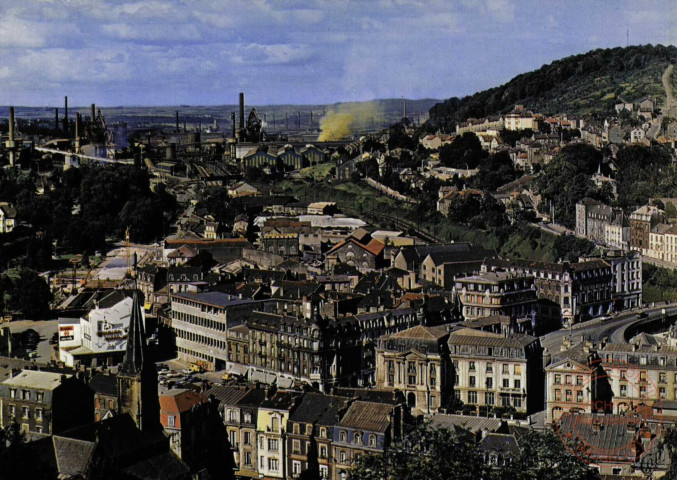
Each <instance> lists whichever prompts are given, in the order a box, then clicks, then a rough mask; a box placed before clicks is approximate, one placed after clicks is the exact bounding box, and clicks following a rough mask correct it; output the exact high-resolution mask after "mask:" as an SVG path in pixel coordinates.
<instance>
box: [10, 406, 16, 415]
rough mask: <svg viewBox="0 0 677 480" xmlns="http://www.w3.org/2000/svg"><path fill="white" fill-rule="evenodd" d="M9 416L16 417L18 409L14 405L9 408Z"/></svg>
mask: <svg viewBox="0 0 677 480" xmlns="http://www.w3.org/2000/svg"><path fill="white" fill-rule="evenodd" d="M9 415H10V417H15V416H16V407H15V406H14V405H10V406H9Z"/></svg>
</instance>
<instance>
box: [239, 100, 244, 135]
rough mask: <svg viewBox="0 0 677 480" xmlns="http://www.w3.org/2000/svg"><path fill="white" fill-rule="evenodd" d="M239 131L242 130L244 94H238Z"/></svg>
mask: <svg viewBox="0 0 677 480" xmlns="http://www.w3.org/2000/svg"><path fill="white" fill-rule="evenodd" d="M240 130H244V93H243V92H240Z"/></svg>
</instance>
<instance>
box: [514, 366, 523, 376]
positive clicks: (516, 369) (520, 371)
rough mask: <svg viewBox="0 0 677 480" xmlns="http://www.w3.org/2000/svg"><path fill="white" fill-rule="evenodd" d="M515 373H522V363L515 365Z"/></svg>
mask: <svg viewBox="0 0 677 480" xmlns="http://www.w3.org/2000/svg"><path fill="white" fill-rule="evenodd" d="M515 375H522V365H515Z"/></svg>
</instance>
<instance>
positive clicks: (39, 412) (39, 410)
mask: <svg viewBox="0 0 677 480" xmlns="http://www.w3.org/2000/svg"><path fill="white" fill-rule="evenodd" d="M35 419H36V420H38V421H42V408H36V409H35Z"/></svg>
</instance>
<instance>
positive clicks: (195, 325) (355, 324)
mask: <svg viewBox="0 0 677 480" xmlns="http://www.w3.org/2000/svg"><path fill="white" fill-rule="evenodd" d="M273 285H274V286H275V285H277V286H276V287H274V289H273V294H272V297H271V298H269V299H265V300H253V299H245V298H240V297H238V296H234V295H230V294H227V293H223V292H217V291H203V292H181V293H175V294H173V295H172V296H171V299H172V303H171V320H170V321H171V327H172V329H173V332H174V334H175V336H176V346H177V354H178V358H179V359H180V360H182V361H185V362H194V363H200V364H201V365H203V366H204V367H205V368H207V369H208V370H224V369H228V370H230V371H232V372H236V373H240V374H248V375H249V376H250V377H251V376H252V375H254V374H258V375H264V376H265V375H272V376H274V377H278V378H284V379H286V381H287V383H289V382H304V383H307V384H310V385H313V386H314V387H315V388H319V389H321V390H323V391H325V390H327V389H329V388H330V387H331V386H333V385H370V384H373V382H374V372H375V350H374V344H375V341H376V340H377V339H378V338H379V337H380V336H381V335H384V334H390V333H395V332H398V331H400V330H404V329H406V328H409V327H411V326H414V325H416V324H418V323H420V321H421V319H420V318H419V315H418V312H417V311H416V310H414V309H412V308H408V307H406V305H402V306H401V307H400V308H395V309H387V310H386V309H379V310H380V311H373V312H363V313H348V314H341V315H333V316H331V317H328V316H326V315H323V314H321V313H320V310H321V305H322V299H321V298H320V297H319V295H318V292H319V291H320V285H319V284H316V283H312V282H290V281H279V282H274V283H273ZM300 294H303V297H302V298H298V297H299V295H300ZM306 295H308V296H306ZM337 308H338V307H337Z"/></svg>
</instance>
